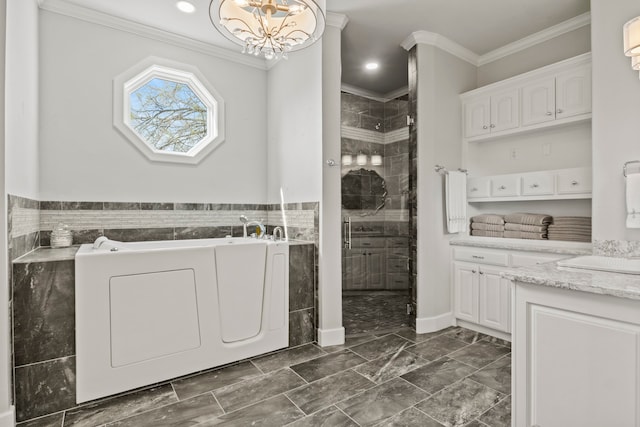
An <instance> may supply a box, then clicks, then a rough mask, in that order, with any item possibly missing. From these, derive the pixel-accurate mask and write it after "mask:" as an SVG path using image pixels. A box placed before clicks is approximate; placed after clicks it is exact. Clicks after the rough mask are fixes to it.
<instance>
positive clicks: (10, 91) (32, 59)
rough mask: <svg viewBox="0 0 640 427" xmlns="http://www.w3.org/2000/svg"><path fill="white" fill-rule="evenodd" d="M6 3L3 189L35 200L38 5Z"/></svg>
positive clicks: (18, 0) (25, 0) (21, 0)
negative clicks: (4, 159)
mask: <svg viewBox="0 0 640 427" xmlns="http://www.w3.org/2000/svg"><path fill="white" fill-rule="evenodd" d="M6 3H7V11H6V13H7V16H8V17H9V19H7V31H6V37H7V40H6V65H7V66H6V76H5V79H6V96H5V105H6V106H7V108H6V128H5V138H6V146H5V151H6V162H5V168H6V170H5V176H6V189H7V192H8V193H10V194H14V195H18V196H23V197H29V198H32V199H37V198H38V194H39V190H38V157H39V153H38V69H39V68H38V5H37V2H36V0H8V1H7V2H6Z"/></svg>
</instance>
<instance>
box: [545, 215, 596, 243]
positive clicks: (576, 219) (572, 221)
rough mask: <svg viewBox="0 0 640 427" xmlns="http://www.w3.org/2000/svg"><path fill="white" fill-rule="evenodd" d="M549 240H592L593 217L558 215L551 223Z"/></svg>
mask: <svg viewBox="0 0 640 427" xmlns="http://www.w3.org/2000/svg"><path fill="white" fill-rule="evenodd" d="M549 240H566V241H570V242H590V241H591V217H588V216H556V217H554V218H553V224H551V225H549Z"/></svg>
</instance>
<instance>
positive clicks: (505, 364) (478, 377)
mask: <svg viewBox="0 0 640 427" xmlns="http://www.w3.org/2000/svg"><path fill="white" fill-rule="evenodd" d="M469 378H471V379H472V380H474V381H476V382H479V383H480V384H484V385H486V386H487V387H491V388H492V389H494V390H498V391H499V392H501V393H504V394H511V356H510V355H508V356H505V357H503V358H502V359H499V360H497V361H495V362H493V363H491V364H489V365H487V366H485V367H484V368H482V369H480V370H479V371H478V372H476V373H474V374H473V375H471V376H470V377H469Z"/></svg>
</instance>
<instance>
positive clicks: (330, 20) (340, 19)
mask: <svg viewBox="0 0 640 427" xmlns="http://www.w3.org/2000/svg"><path fill="white" fill-rule="evenodd" d="M326 22H327V25H329V26H331V27H338V28H340V31H342V30H344V27H346V26H347V24H348V23H349V18H348V17H347V15H343V14H342V13H334V12H327V20H326Z"/></svg>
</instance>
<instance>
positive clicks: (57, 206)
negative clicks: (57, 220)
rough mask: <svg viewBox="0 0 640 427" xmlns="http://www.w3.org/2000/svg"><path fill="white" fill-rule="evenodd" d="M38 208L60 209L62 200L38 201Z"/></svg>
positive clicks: (47, 209)
mask: <svg viewBox="0 0 640 427" xmlns="http://www.w3.org/2000/svg"><path fill="white" fill-rule="evenodd" d="M40 210H43V211H59V210H62V202H51V201H44V202H40Z"/></svg>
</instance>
